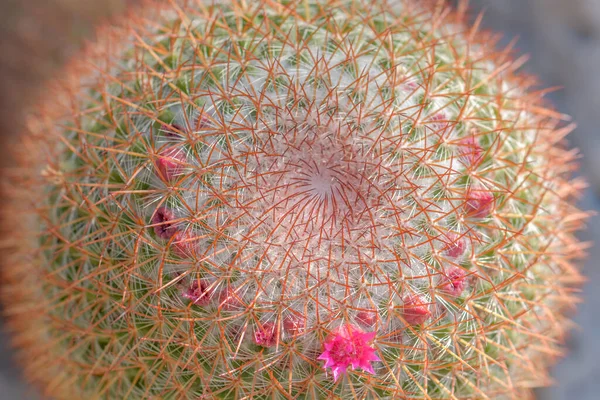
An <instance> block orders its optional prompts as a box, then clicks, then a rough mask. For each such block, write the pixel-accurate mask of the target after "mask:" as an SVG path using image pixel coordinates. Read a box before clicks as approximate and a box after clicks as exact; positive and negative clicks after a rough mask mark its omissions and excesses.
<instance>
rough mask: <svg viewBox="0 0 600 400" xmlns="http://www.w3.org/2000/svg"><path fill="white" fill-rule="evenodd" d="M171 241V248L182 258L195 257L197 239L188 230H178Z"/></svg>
mask: <svg viewBox="0 0 600 400" xmlns="http://www.w3.org/2000/svg"><path fill="white" fill-rule="evenodd" d="M174 236H175V237H174V238H173V242H172V243H171V250H173V252H174V253H175V254H177V255H178V256H179V257H181V258H190V257H193V256H194V255H195V253H196V245H197V239H196V238H195V237H194V236H192V234H191V233H190V232H188V231H186V232H182V231H178V232H176V233H175V235H174Z"/></svg>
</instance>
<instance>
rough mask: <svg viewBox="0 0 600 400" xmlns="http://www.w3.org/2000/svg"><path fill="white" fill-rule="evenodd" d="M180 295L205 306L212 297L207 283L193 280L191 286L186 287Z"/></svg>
mask: <svg viewBox="0 0 600 400" xmlns="http://www.w3.org/2000/svg"><path fill="white" fill-rule="evenodd" d="M182 296H183V297H184V298H186V299H189V300H191V301H192V303H194V304H197V305H199V306H206V305H208V304H209V303H210V301H211V299H212V293H211V291H209V290H208V285H207V283H206V282H205V281H200V282H199V283H198V281H197V280H195V281H193V282H192V284H191V286H190V287H189V288H187V289H186V290H185V291H184V292H183V294H182Z"/></svg>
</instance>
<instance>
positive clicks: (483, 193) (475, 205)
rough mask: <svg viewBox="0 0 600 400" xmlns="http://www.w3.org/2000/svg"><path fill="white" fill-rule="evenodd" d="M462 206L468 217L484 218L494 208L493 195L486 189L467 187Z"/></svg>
mask: <svg viewBox="0 0 600 400" xmlns="http://www.w3.org/2000/svg"><path fill="white" fill-rule="evenodd" d="M464 208H465V211H466V212H467V216H469V217H473V218H485V217H487V216H489V215H490V214H491V212H492V209H493V208H494V195H493V194H492V193H491V192H490V191H489V190H487V189H469V191H468V192H467V198H466V201H465V204H464Z"/></svg>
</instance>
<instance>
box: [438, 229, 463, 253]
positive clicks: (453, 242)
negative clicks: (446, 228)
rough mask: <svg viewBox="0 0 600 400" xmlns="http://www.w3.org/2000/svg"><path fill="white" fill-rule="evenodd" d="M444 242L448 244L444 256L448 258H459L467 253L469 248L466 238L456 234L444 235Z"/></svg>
mask: <svg viewBox="0 0 600 400" xmlns="http://www.w3.org/2000/svg"><path fill="white" fill-rule="evenodd" d="M444 236H445V237H444V238H443V240H444V242H447V245H446V247H445V248H444V254H445V255H446V256H448V257H452V258H458V257H460V256H462V255H463V254H464V253H465V250H466V248H467V241H466V239H465V237H464V236H462V237H461V236H460V235H457V234H456V233H452V232H450V233H448V234H446V235H444Z"/></svg>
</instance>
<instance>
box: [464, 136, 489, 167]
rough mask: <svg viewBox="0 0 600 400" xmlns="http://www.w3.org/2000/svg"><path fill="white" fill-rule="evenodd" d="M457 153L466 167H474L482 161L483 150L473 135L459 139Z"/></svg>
mask: <svg viewBox="0 0 600 400" xmlns="http://www.w3.org/2000/svg"><path fill="white" fill-rule="evenodd" d="M458 152H459V156H460V159H461V160H462V161H463V162H464V163H465V164H466V165H468V166H471V167H476V166H478V165H479V164H480V163H481V161H483V149H482V148H481V146H480V145H479V142H478V141H477V139H476V138H475V136H474V135H471V136H468V137H466V138H463V139H461V141H460V143H459V150H458Z"/></svg>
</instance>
